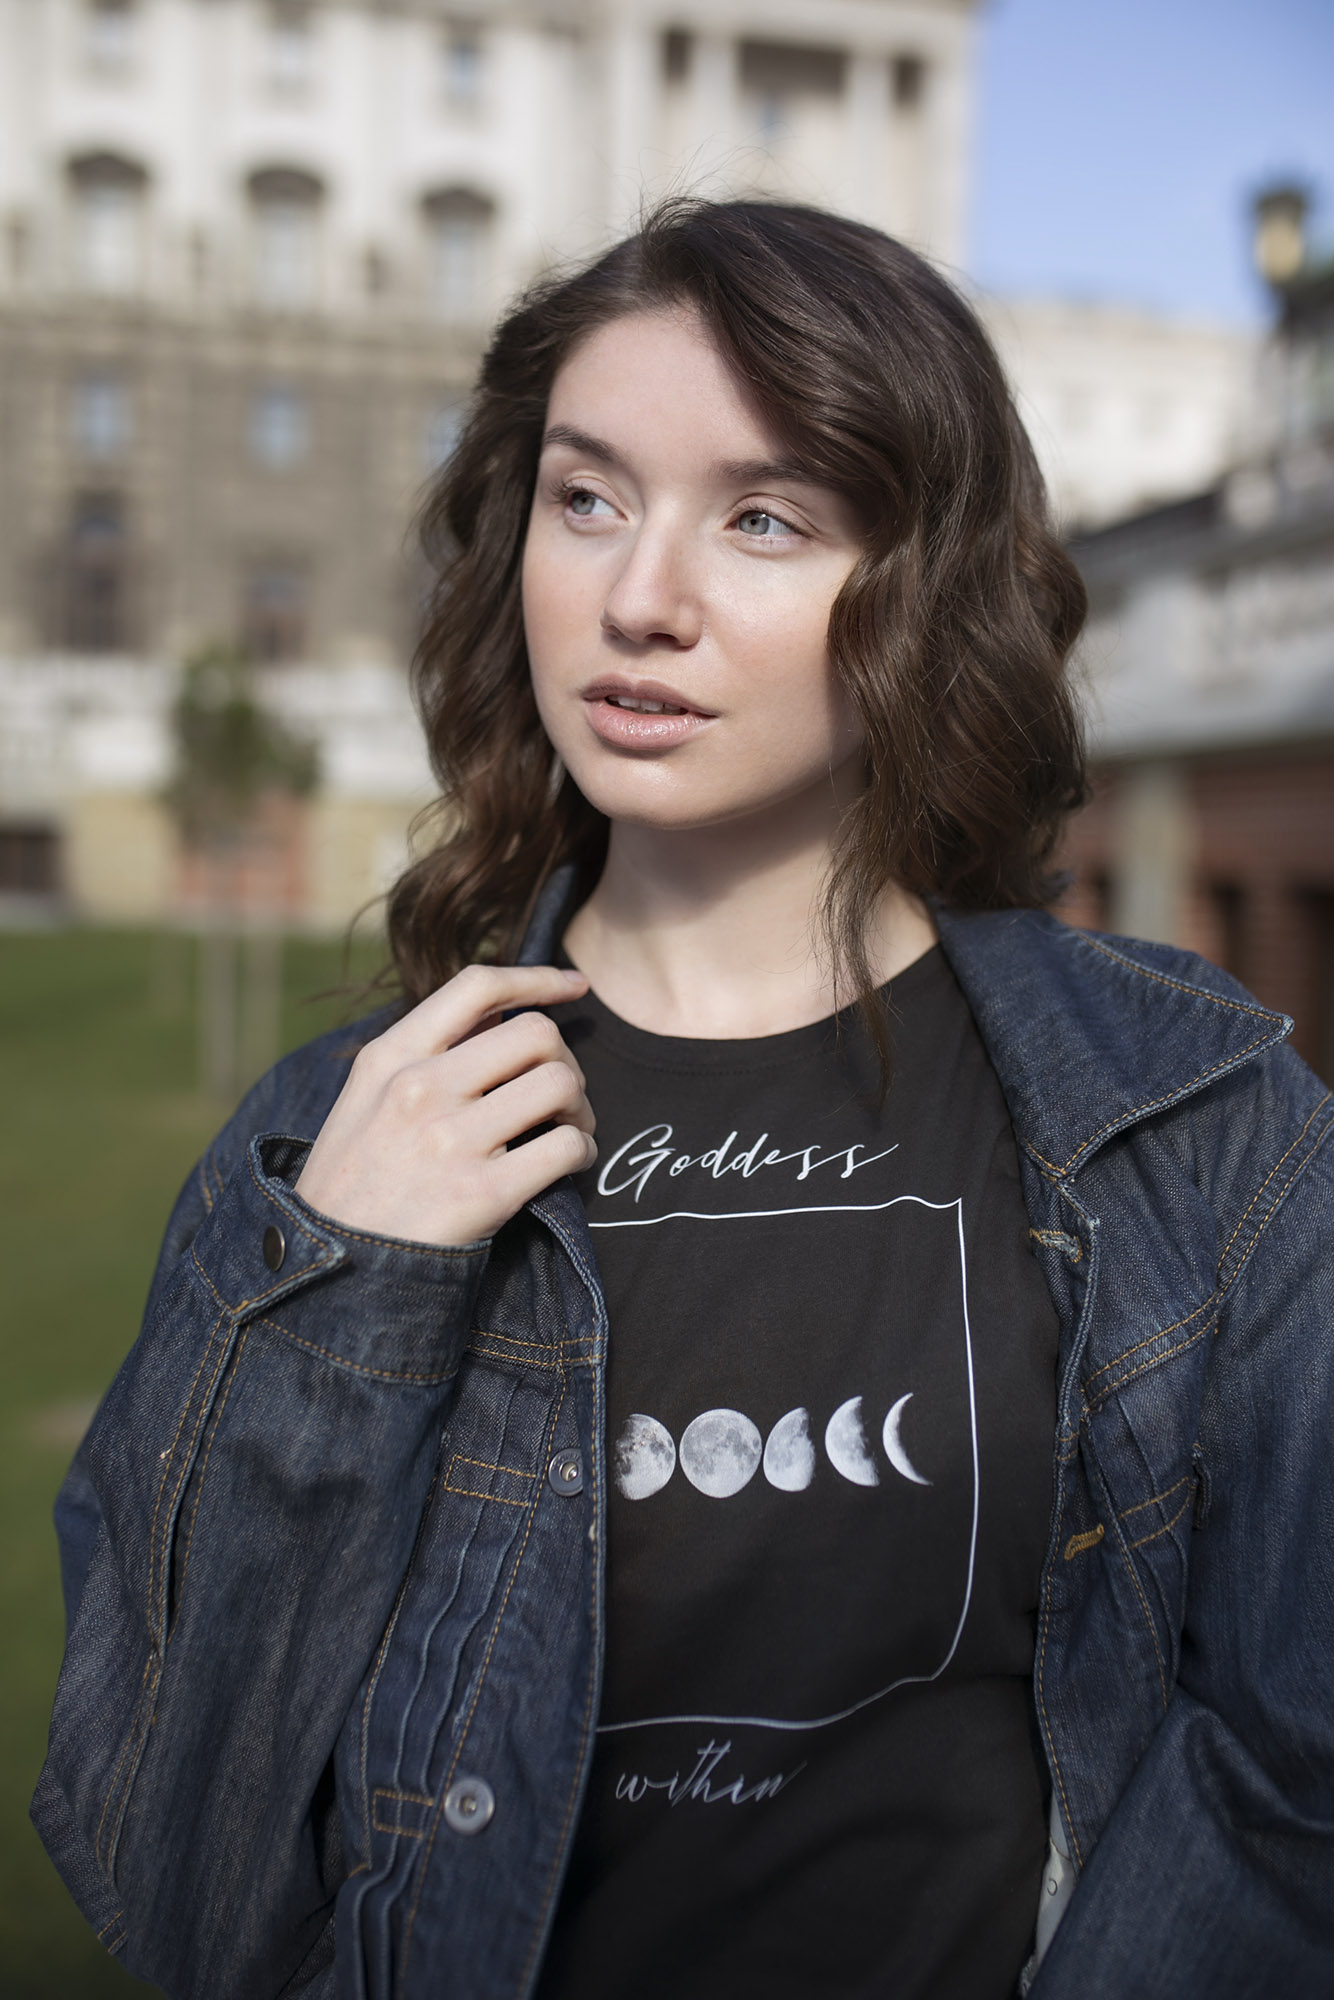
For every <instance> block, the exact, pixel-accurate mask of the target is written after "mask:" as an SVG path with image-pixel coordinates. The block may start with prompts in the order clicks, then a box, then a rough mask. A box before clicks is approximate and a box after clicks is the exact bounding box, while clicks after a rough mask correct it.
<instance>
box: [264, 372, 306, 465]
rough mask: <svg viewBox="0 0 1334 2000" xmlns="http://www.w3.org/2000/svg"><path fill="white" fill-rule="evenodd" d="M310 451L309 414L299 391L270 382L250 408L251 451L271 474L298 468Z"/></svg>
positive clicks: (285, 385)
mask: <svg viewBox="0 0 1334 2000" xmlns="http://www.w3.org/2000/svg"><path fill="white" fill-rule="evenodd" d="M309 450H310V412H309V409H308V407H307V404H306V399H305V397H304V396H303V395H302V393H301V391H300V390H299V389H293V388H291V387H290V386H289V385H288V384H286V383H281V382H270V383H266V385H265V386H264V388H262V389H258V390H256V392H255V394H254V396H253V398H252V399H251V404H250V451H251V455H252V457H254V458H255V459H257V460H258V462H259V463H260V464H261V465H264V466H267V467H268V469H269V471H270V472H286V471H288V470H290V468H291V467H292V466H294V465H299V464H300V463H301V461H302V459H304V458H305V457H306V455H307V453H308V452H309Z"/></svg>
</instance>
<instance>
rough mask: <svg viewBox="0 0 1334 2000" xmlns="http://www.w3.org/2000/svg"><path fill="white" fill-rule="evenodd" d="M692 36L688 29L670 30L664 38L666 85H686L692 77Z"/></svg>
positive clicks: (663, 59) (663, 54) (663, 63)
mask: <svg viewBox="0 0 1334 2000" xmlns="http://www.w3.org/2000/svg"><path fill="white" fill-rule="evenodd" d="M690 48H691V36H690V32H689V30H688V29H686V28H668V29H667V30H666V32H665V34H664V35H663V38H662V75H663V81H664V83H684V82H685V81H686V79H687V77H688V76H689V75H690Z"/></svg>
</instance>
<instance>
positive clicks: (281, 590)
mask: <svg viewBox="0 0 1334 2000" xmlns="http://www.w3.org/2000/svg"><path fill="white" fill-rule="evenodd" d="M306 621H307V589H306V577H305V573H304V571H303V570H302V569H300V568H299V567H298V566H297V565H296V564H295V563H289V562H264V563H256V564H255V565H254V566H253V567H252V568H251V569H250V570H249V571H248V572H247V574H246V580H245V597H244V602H243V604H242V609H241V643H242V645H243V646H244V648H245V651H246V653H247V655H248V656H249V657H250V658H251V659H252V660H260V661H266V662H274V661H281V660H299V659H302V658H303V657H304V655H305V651H306Z"/></svg>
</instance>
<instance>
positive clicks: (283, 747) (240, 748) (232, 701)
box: [164, 645, 319, 1102]
mask: <svg viewBox="0 0 1334 2000" xmlns="http://www.w3.org/2000/svg"><path fill="white" fill-rule="evenodd" d="M171 721H172V735H173V738H174V743H175V753H176V754H175V760H174V769H173V773H172V778H171V781H170V783H169V785H168V787H167V790H166V792H165V794H164V798H165V802H166V805H167V808H168V810H169V811H170V813H171V815H172V818H173V819H174V820H175V822H176V827H177V831H178V833H179V835H180V838H181V843H182V846H183V847H184V848H185V849H186V851H187V852H188V853H192V854H194V855H196V856H197V857H198V860H199V862H200V867H201V874H202V880H203V890H204V912H203V923H202V925H201V929H200V976H199V983H198V991H199V1028H200V1037H199V1039H200V1058H201V1069H202V1072H203V1082H204V1087H205V1088H206V1089H207V1090H208V1091H209V1092H210V1094H211V1095H213V1096H214V1097H217V1098H220V1099H223V1100H226V1101H229V1102H230V1101H231V1100H233V1099H234V1098H235V1097H236V1096H237V1094H238V1092H239V1090H240V1088H241V1086H242V1084H243V1083H244V1082H245V1081H247V1080H248V1078H247V1074H246V1073H247V1072H251V1071H255V1070H258V1069H260V1068H263V1067H264V1066H265V1065H266V1064H267V1063H268V1062H271V1061H272V1060H273V1058H274V1056H275V1055H276V1054H277V1040H278V1012H279V996H280V992H281V975H282V958H281V952H282V938H281V931H280V929H279V926H278V913H277V911H275V910H273V909H263V908H258V909H257V908H255V907H254V906H253V904H252V903H248V901H247V898H246V894H245V889H244V870H245V864H246V861H247V860H248V859H249V858H250V856H251V855H252V854H253V852H254V845H255V840H254V835H255V816H256V811H257V808H258V807H259V805H260V803H261V801H262V800H263V799H264V798H265V797H271V796H272V795H274V794H275V793H278V794H286V795H287V796H288V797H294V798H305V797H307V796H308V795H309V794H310V793H311V792H312V791H314V789H315V786H316V784H317V783H318V781H319V759H318V753H317V751H316V748H315V746H314V744H313V743H310V742H307V741H306V740H305V739H304V738H302V737H299V736H297V735H295V734H294V733H293V732H292V731H291V730H290V729H289V728H288V727H287V725H286V724H285V723H284V722H283V721H282V720H281V718H280V717H278V716H276V715H274V714H273V713H272V712H271V711H270V710H268V709H266V708H265V707H264V705H263V703H262V701H261V700H260V697H259V694H258V691H257V689H256V687H255V676H254V670H253V668H252V666H251V664H250V662H249V660H247V659H246V657H245V655H244V654H243V653H241V652H239V651H237V650H236V649H235V648H233V647H227V646H219V645H214V646H208V647H205V648H203V649H202V650H201V651H200V652H198V653H196V654H194V655H193V656H192V657H191V658H190V659H188V660H187V661H186V662H185V665H184V668H183V670H182V674H181V685H180V691H179V693H178V695H177V698H176V701H175V702H174V704H173V706H172V713H171ZM242 931H244V933H245V939H246V953H245V960H246V962H245V980H244V995H243V999H242V1003H241V1004H240V1005H238V969H239V958H240V953H239V951H238V934H239V933H241V932H242Z"/></svg>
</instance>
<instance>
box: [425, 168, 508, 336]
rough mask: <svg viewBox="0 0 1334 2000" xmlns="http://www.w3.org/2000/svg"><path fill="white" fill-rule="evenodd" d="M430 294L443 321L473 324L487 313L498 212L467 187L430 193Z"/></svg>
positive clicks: (428, 213)
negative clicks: (495, 220)
mask: <svg viewBox="0 0 1334 2000" xmlns="http://www.w3.org/2000/svg"><path fill="white" fill-rule="evenodd" d="M423 207H424V209H425V213H426V228H427V252H428V265H427V295H428V297H429V299H430V302H431V306H432V309H433V310H434V311H435V312H436V313H437V314H438V315H439V317H440V318H441V319H448V320H456V321H464V322H468V321H475V320H479V319H483V318H484V317H485V316H486V311H487V303H488V301H487V294H488V290H489V283H488V280H489V276H490V271H489V265H490V251H491V234H492V228H493V223H494V215H495V211H494V209H493V208H492V205H491V203H490V202H489V201H487V200H486V199H485V198H484V197H483V196H481V195H478V194H473V193H472V192H471V190H470V189H468V188H447V189H445V190H444V191H442V192H441V193H439V194H433V195H428V196H427V198H426V200H425V202H424V203H423Z"/></svg>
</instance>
